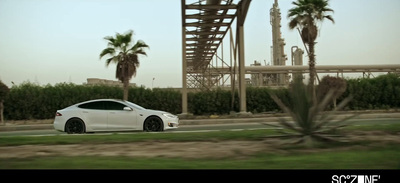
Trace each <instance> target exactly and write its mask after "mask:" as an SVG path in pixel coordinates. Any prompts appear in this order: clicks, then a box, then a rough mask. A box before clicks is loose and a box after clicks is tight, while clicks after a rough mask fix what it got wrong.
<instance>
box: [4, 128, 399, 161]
mask: <svg viewBox="0 0 400 183" xmlns="http://www.w3.org/2000/svg"><path fill="white" fill-rule="evenodd" d="M349 138H350V140H352V141H359V140H369V141H371V142H372V143H371V144H369V146H371V145H372V146H374V145H377V146H384V144H385V143H399V144H400V134H387V133H384V132H379V131H376V132H358V133H354V134H352V135H351V136H349ZM286 142H287V141H283V140H280V139H278V138H266V139H264V140H259V141H205V142H160V141H154V142H135V143H121V144H71V145H21V146H3V147H0V158H27V157H38V156H130V157H180V158H225V157H231V158H245V157H247V156H249V155H253V154H255V153H258V152H272V153H273V152H275V153H288V152H289V151H290V152H293V151H307V152H321V151H334V150H340V149H343V148H344V149H346V148H347V149H348V148H358V149H363V148H365V147H362V146H359V145H358V146H346V147H335V148H334V149H329V148H324V149H313V148H299V149H297V150H293V149H291V150H290V149H289V150H285V148H282V147H283V146H284V144H285V143H286Z"/></svg>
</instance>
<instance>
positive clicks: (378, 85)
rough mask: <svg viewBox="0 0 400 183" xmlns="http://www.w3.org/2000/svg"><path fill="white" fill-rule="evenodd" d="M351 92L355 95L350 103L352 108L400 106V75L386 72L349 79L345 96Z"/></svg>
mask: <svg viewBox="0 0 400 183" xmlns="http://www.w3.org/2000/svg"><path fill="white" fill-rule="evenodd" d="M350 94H352V95H353V97H354V98H353V100H352V101H351V102H350V103H349V105H348V107H349V109H351V110H360V109H389V108H398V107H400V76H399V75H397V74H386V75H380V76H378V77H376V78H371V79H368V78H357V79H348V80H347V90H346V92H345V93H344V94H343V96H348V95H350ZM342 98H343V97H342Z"/></svg>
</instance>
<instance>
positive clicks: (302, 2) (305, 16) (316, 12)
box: [288, 0, 335, 100]
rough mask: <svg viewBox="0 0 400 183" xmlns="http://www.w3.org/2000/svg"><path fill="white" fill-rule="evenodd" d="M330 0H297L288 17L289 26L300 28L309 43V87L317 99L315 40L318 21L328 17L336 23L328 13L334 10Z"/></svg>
mask: <svg viewBox="0 0 400 183" xmlns="http://www.w3.org/2000/svg"><path fill="white" fill-rule="evenodd" d="M328 2H329V0H297V1H295V2H292V4H293V5H295V7H294V8H292V9H289V13H288V18H289V19H290V21H289V28H290V29H295V28H297V29H298V30H299V33H300V36H301V38H302V40H303V42H304V44H306V45H308V52H309V53H308V57H309V69H310V81H309V89H310V90H311V91H310V92H312V93H313V100H316V93H315V87H314V80H315V75H316V71H315V53H314V46H315V44H316V42H315V40H316V38H317V35H318V27H317V24H316V23H317V22H322V21H323V20H324V19H328V20H330V21H332V23H335V21H334V20H333V18H332V17H331V16H330V15H327V13H329V12H332V13H333V10H332V9H330V8H329V7H328Z"/></svg>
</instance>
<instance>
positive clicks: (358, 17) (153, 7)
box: [0, 0, 400, 88]
mask: <svg viewBox="0 0 400 183" xmlns="http://www.w3.org/2000/svg"><path fill="white" fill-rule="evenodd" d="M187 1H188V2H191V1H189V0H187ZM237 1H238V0H235V1H234V2H237ZM273 2H274V1H273V0H252V1H251V3H250V7H249V11H248V14H247V17H246V22H245V25H244V33H245V35H244V38H245V65H246V66H249V65H250V64H252V63H253V62H254V61H255V60H257V61H259V62H261V63H262V64H264V63H267V64H268V63H270V61H271V49H270V47H271V45H272V30H271V25H270V21H269V20H270V16H269V11H270V9H271V7H272V5H273ZM278 2H279V8H280V10H281V15H282V22H281V24H282V27H281V31H282V36H283V38H284V39H285V42H286V46H285V54H286V55H287V57H288V61H287V62H286V64H287V65H290V64H291V63H290V57H291V47H292V46H299V47H300V48H302V49H303V50H304V46H303V43H302V42H301V38H300V37H299V34H298V32H297V31H293V30H289V27H288V21H289V19H288V18H287V12H288V10H289V9H290V8H292V7H293V5H292V4H291V2H292V0H280V1H278ZM329 3H330V7H331V8H332V9H333V10H334V13H332V14H331V15H332V17H333V18H334V19H335V23H334V24H333V23H331V22H330V21H324V22H322V23H321V24H319V27H320V32H319V37H318V38H317V42H318V43H317V45H316V48H315V52H316V61H317V65H363V64H365V65H375V64H377V65H381V64H400V60H399V58H400V52H399V50H398V48H397V44H398V43H400V36H399V34H398V33H399V29H400V19H399V18H400V11H399V10H400V1H398V0H347V1H343V0H330V1H329ZM128 30H133V31H134V37H133V39H134V41H137V40H143V41H144V42H145V43H146V44H148V45H149V46H150V48H149V49H148V50H146V52H147V56H139V59H140V67H139V68H138V70H137V75H136V77H134V78H132V79H131V81H130V82H131V83H136V84H137V85H138V86H145V87H149V88H150V87H161V88H165V87H174V88H176V87H181V86H182V79H181V75H182V41H181V36H182V33H181V1H180V0H0V80H1V81H2V82H3V83H5V84H6V85H7V86H9V87H11V86H12V82H13V83H15V84H16V85H19V84H21V83H23V82H35V83H38V84H40V85H46V84H51V85H54V84H56V83H62V82H72V83H76V84H82V83H85V82H86V81H87V80H86V79H87V78H101V79H108V80H117V79H116V78H115V67H116V64H110V65H109V66H108V67H106V65H105V60H106V58H103V59H100V58H99V54H100V52H101V51H102V50H103V49H104V48H106V47H107V42H106V41H105V40H104V39H103V38H104V37H105V36H114V35H115V33H117V32H118V33H125V32H127V31H128ZM224 43H225V45H229V39H228V36H226V39H224ZM227 47H228V46H225V48H224V51H223V52H224V56H225V58H229V50H227V51H225V50H226V49H228V48H227ZM221 52H222V51H221ZM264 60H265V62H264ZM304 64H307V58H305V57H304Z"/></svg>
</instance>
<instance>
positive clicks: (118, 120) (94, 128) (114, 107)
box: [53, 99, 179, 134]
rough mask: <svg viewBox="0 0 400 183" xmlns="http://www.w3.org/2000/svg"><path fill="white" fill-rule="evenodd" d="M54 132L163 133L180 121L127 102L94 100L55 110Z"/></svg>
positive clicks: (169, 115)
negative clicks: (137, 131) (138, 131)
mask: <svg viewBox="0 0 400 183" xmlns="http://www.w3.org/2000/svg"><path fill="white" fill-rule="evenodd" d="M53 126H54V129H56V130H58V131H62V132H67V133H69V134H71V133H86V132H101V131H136V130H140V131H163V130H169V129H176V128H178V126H179V118H178V116H175V115H173V114H171V113H168V112H164V111H156V110H149V109H145V108H143V107H141V106H139V105H136V104H134V103H132V102H129V101H123V100H117V99H96V100H89V101H85V102H81V103H78V104H75V105H72V106H69V107H66V108H64V109H61V110H57V112H56V116H55V119H54V123H53Z"/></svg>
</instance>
